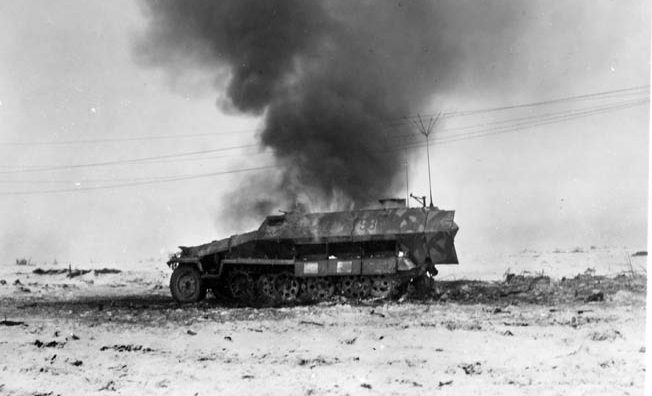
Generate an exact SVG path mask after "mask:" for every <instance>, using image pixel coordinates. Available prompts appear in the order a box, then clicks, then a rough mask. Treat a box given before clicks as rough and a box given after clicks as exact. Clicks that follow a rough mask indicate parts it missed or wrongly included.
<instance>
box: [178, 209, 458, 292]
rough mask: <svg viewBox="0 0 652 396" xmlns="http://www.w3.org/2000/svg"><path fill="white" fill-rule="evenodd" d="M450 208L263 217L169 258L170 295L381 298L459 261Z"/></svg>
mask: <svg viewBox="0 0 652 396" xmlns="http://www.w3.org/2000/svg"><path fill="white" fill-rule="evenodd" d="M454 214H455V212H454V211H450V210H440V209H438V208H436V207H433V206H430V207H425V206H424V207H421V208H408V207H405V206H403V207H391V208H387V207H386V208H383V209H369V210H353V211H342V212H327V213H306V212H304V211H302V210H296V211H293V212H288V213H284V214H282V215H274V216H268V217H267V218H266V219H265V220H264V221H263V223H262V224H261V226H260V227H259V228H258V229H257V230H255V231H251V232H247V233H244V234H238V235H233V236H231V237H229V238H225V239H221V240H217V241H213V242H210V243H207V244H204V245H199V246H193V247H185V246H180V251H179V252H178V253H176V254H175V255H173V256H172V257H171V258H170V260H169V261H168V266H169V267H170V268H171V269H172V270H173V272H172V276H171V278H170V291H171V293H172V297H173V298H174V299H175V300H176V301H178V302H180V303H188V302H196V301H200V300H202V299H204V298H205V296H206V292H207V289H212V290H213V291H214V292H215V294H216V295H219V294H221V293H222V292H225V293H226V294H228V295H230V297H232V298H235V299H238V300H242V301H252V300H263V301H277V302H281V303H286V302H291V301H295V300H297V299H305V300H313V301H316V300H324V299H329V298H330V297H332V296H333V295H335V294H342V295H344V296H347V297H349V298H357V299H361V298H366V297H374V298H386V297H390V296H392V295H393V294H395V293H396V292H397V291H398V290H400V288H401V287H404V286H405V285H407V284H408V283H409V282H410V281H411V280H414V279H417V278H419V277H423V276H428V275H430V276H434V275H436V274H437V269H436V268H435V265H440V264H458V261H457V254H456V252H455V247H454V244H453V240H454V238H455V234H456V233H457V230H458V227H457V224H455V222H454V221H453V220H454Z"/></svg>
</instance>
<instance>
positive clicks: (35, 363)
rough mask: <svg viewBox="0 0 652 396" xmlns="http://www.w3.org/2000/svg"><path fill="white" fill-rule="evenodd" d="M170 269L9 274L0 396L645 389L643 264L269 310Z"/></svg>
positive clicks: (4, 288)
mask: <svg viewBox="0 0 652 396" xmlns="http://www.w3.org/2000/svg"><path fill="white" fill-rule="evenodd" d="M165 277H166V274H154V275H152V274H151V273H150V274H147V273H138V272H129V271H127V272H123V273H119V274H111V273H108V274H101V273H100V274H93V273H88V274H82V275H80V276H79V277H76V278H74V279H69V278H67V277H66V275H65V274H56V273H52V274H42V275H36V274H33V273H31V272H30V271H25V272H22V273H21V272H18V273H16V274H13V275H10V276H5V281H6V284H4V285H0V304H1V305H0V307H1V308H0V319H3V322H2V323H0V354H1V355H2V356H3V357H4V359H3V361H2V362H1V363H0V394H8V395H39V394H40V395H57V394H61V395H70V394H74V395H76V394H79V395H85V394H124V395H133V394H153V395H159V394H173V395H191V396H192V395H215V394H261V395H264V394H352V395H353V394H355V395H357V394H433V393H437V394H451V395H453V394H454V395H467V394H483V395H486V394H500V395H502V394H514V395H521V394H532V395H534V394H536V395H539V394H555V395H556V394H559V395H569V394H573V395H578V394H579V395H581V394H587V395H589V394H590V395H599V394H605V395H613V394H639V395H641V394H643V392H644V391H643V385H644V377H645V292H646V289H645V283H646V279H645V278H644V277H643V276H640V275H634V274H629V275H621V276H618V277H613V276H612V277H605V276H596V275H595V274H593V273H591V272H588V273H585V274H582V275H578V276H576V277H573V278H568V279H556V280H553V279H550V278H547V277H545V276H522V275H512V276H511V277H510V276H508V278H507V279H508V280H509V281H502V282H488V281H460V280H458V281H442V282H437V283H436V284H435V287H434V289H432V291H431V292H430V293H427V294H426V295H423V296H420V298H408V297H409V296H404V298H402V299H401V300H398V301H389V302H387V301H375V302H374V301H366V302H364V301H363V302H347V301H333V302H328V303H321V304H317V305H298V306H293V307H275V308H251V307H242V306H237V304H233V303H225V302H218V301H217V300H215V299H211V300H207V301H205V302H202V303H199V304H194V305H189V306H179V305H177V304H175V303H174V302H173V301H172V300H171V299H170V297H169V295H168V292H167V290H166V288H165V286H164V284H163V283H164V282H165ZM16 280H18V283H16ZM412 297H414V296H412ZM592 300H593V301H592Z"/></svg>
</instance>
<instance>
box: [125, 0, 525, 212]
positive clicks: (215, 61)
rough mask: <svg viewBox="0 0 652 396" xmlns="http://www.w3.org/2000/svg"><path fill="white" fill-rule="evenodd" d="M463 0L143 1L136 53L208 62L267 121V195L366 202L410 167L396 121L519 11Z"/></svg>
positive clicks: (241, 102)
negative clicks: (275, 170)
mask: <svg viewBox="0 0 652 396" xmlns="http://www.w3.org/2000/svg"><path fill="white" fill-rule="evenodd" d="M457 3H458V2H455V1H451V2H438V1H425V0H420V1H407V2H404V1H349V0H333V1H321V2H320V1H305V0H284V1H270V0H230V1H213V0H195V1H176V0H146V1H145V2H144V5H145V6H144V10H145V12H146V14H147V16H148V20H149V25H148V30H147V32H146V34H145V36H144V37H142V39H141V40H140V41H139V42H138V44H137V51H136V52H137V53H138V54H139V56H140V57H141V60H143V61H144V62H146V63H148V64H150V65H156V66H162V67H164V68H166V69H168V70H170V71H171V72H172V73H178V72H184V71H185V72H192V70H196V69H198V68H201V69H205V68H212V69H213V70H214V72H215V73H216V75H217V76H218V77H217V79H216V87H217V89H218V90H219V91H220V92H223V93H225V94H226V99H227V100H226V102H225V103H223V106H225V107H227V108H233V109H236V110H238V111H241V112H244V113H250V114H261V115H263V116H264V117H265V128H264V131H263V132H262V134H261V144H262V146H263V147H265V148H269V149H271V150H272V152H273V153H274V155H275V158H276V161H277V164H278V165H279V167H280V168H281V169H282V172H281V175H280V177H279V178H278V179H277V183H276V186H275V190H276V191H273V192H272V191H265V194H266V196H268V197H275V198H273V199H274V200H276V199H278V200H279V201H286V202H289V203H291V202H292V201H295V200H296V199H297V197H298V195H300V194H303V195H305V196H307V197H308V199H309V200H311V201H313V202H312V203H313V204H314V203H315V202H314V201H316V203H319V204H322V205H323V204H332V203H333V202H337V203H338V205H343V206H346V207H349V208H351V207H359V206H364V205H366V204H368V203H370V202H373V201H375V200H376V199H378V198H380V197H383V196H385V195H387V194H391V193H392V191H393V189H394V188H395V186H396V185H395V182H396V180H395V178H396V177H397V176H398V175H399V174H401V170H402V169H403V168H402V162H403V160H404V158H403V154H402V152H401V151H400V150H398V151H397V150H396V140H392V139H388V138H387V135H388V123H390V122H392V121H396V120H397V119H400V118H401V117H404V116H406V115H412V114H415V113H416V112H417V111H423V110H424V109H427V110H428V111H429V112H432V111H433V109H432V108H427V106H428V104H429V101H430V100H431V98H432V95H433V94H434V93H435V92H439V93H441V92H443V91H445V90H449V89H451V88H452V87H454V86H455V84H457V83H458V82H459V81H458V80H459V78H460V70H461V69H463V67H462V65H463V64H464V62H465V61H467V59H465V58H466V56H467V54H468V51H465V49H464V48H463V45H462V44H461V43H463V42H467V43H468V42H470V41H473V40H474V39H476V38H480V37H482V36H483V35H484V34H485V33H487V34H488V31H483V29H485V28H486V29H485V30H487V29H493V30H496V29H500V30H504V29H507V27H508V26H509V24H508V23H503V22H504V21H503V19H505V20H509V17H510V15H512V14H513V13H514V12H516V11H515V10H513V9H512V8H513V7H512V6H502V7H497V9H496V10H494V9H493V7H492V6H490V5H486V4H478V5H477V6H476V2H471V3H470V4H467V5H466V8H467V9H471V8H472V9H473V12H472V15H471V16H470V17H469V15H468V13H465V12H462V11H463V10H464V9H465V8H464V7H460V6H459V5H458V4H457ZM489 15H491V16H492V17H491V18H489V21H488V22H483V21H484V20H485V19H487V16H489ZM460 26H463V29H469V30H470V31H471V34H469V33H468V32H466V34H465V35H460V34H459V33H460ZM493 40H497V41H500V40H501V39H500V38H496V37H494V38H493ZM493 44H494V47H495V44H496V42H493ZM467 49H468V48H467ZM434 110H437V109H434ZM265 188H269V186H265ZM261 192H262V191H261ZM253 195H254V196H255V194H253ZM269 199H272V198H267V200H269ZM286 205H287V203H286ZM263 206H265V207H268V206H270V205H267V204H266V205H263Z"/></svg>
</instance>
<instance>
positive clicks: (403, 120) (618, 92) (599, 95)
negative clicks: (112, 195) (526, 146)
mask: <svg viewBox="0 0 652 396" xmlns="http://www.w3.org/2000/svg"><path fill="white" fill-rule="evenodd" d="M649 88H650V86H649V85H641V86H636V87H630V88H621V89H615V90H610V91H602V92H595V93H590V94H584V95H576V96H566V97H562V98H556V99H550V100H545V101H539V102H531V103H524V104H517V105H510V106H500V107H490V108H485V109H476V110H468V111H458V112H448V113H443V114H442V117H444V118H452V117H464V116H469V115H476V114H484V113H491V112H496V111H504V110H510V109H518V108H526V107H535V106H543V105H549V104H555V103H563V102H568V101H574V100H585V99H604V98H608V97H613V96H622V95H631V94H637V93H642V92H644V91H645V90H649ZM636 91H641V92H636ZM435 114H437V113H425V114H422V116H424V117H429V116H433V115H435ZM416 118H417V115H405V116H401V117H397V118H394V119H387V120H385V121H384V122H385V124H386V125H388V127H389V128H392V127H397V126H403V125H406V124H409V123H411V122H412V120H413V119H416ZM261 131H262V130H261V129H250V130H240V131H225V132H206V133H197V134H163V135H149V136H130V137H123V138H100V139H78V140H63V141H33V142H0V147H2V146H65V145H77V144H98V143H118V142H133V141H147V140H168V139H187V138H197V137H218V136H224V135H235V134H244V133H251V132H261Z"/></svg>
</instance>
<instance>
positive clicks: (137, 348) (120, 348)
mask: <svg viewBox="0 0 652 396" xmlns="http://www.w3.org/2000/svg"><path fill="white" fill-rule="evenodd" d="M108 349H113V350H114V351H116V352H154V350H153V349H152V348H148V347H143V346H142V345H132V344H128V345H111V346H108V345H105V346H103V347H102V348H100V351H106V350H108Z"/></svg>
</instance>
